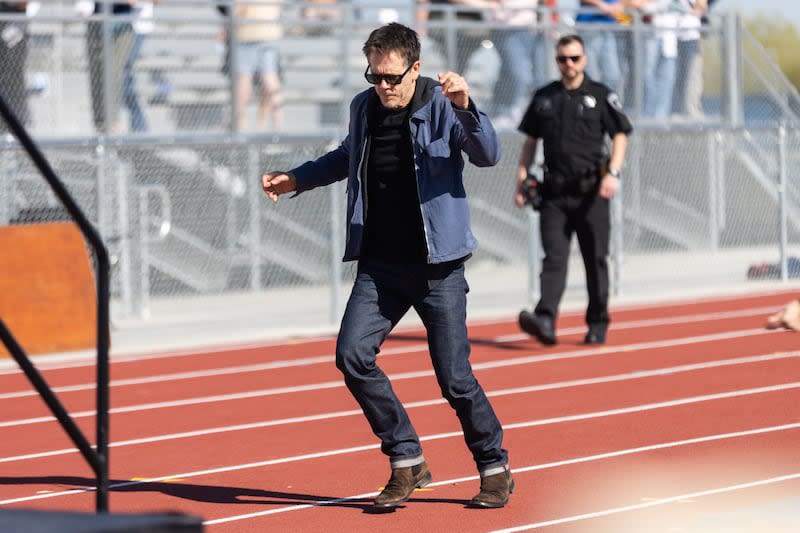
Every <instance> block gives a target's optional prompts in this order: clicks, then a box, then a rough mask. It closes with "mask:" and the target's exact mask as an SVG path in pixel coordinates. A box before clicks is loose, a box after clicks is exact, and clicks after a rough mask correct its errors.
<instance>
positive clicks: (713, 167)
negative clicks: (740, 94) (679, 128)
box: [707, 132, 722, 251]
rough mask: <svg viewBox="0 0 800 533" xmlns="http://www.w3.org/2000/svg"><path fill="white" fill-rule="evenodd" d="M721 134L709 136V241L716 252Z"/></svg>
mask: <svg viewBox="0 0 800 533" xmlns="http://www.w3.org/2000/svg"><path fill="white" fill-rule="evenodd" d="M718 139H719V132H712V133H710V134H709V136H708V142H707V146H708V155H709V157H708V241H709V245H710V246H709V247H710V248H711V249H712V250H714V251H716V250H717V249H718V248H719V224H718V221H719V218H718V213H719V203H720V195H719V172H718V169H717V166H718V165H717V155H718V154H717V152H718V151H719V150H721V149H722V143H721V142H719V140H718Z"/></svg>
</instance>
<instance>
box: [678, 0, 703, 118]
mask: <svg viewBox="0 0 800 533" xmlns="http://www.w3.org/2000/svg"><path fill="white" fill-rule="evenodd" d="M680 2H681V4H683V5H684V6H685V8H686V12H685V13H683V14H682V15H681V16H680V18H679V19H678V57H677V65H676V69H675V71H676V72H675V89H674V90H673V92H672V113H673V114H674V115H684V116H689V117H692V118H697V117H699V116H701V115H702V114H703V112H702V108H701V106H700V98H701V96H702V92H703V89H702V84H703V76H702V65H703V55H702V51H701V46H702V43H701V41H700V27H701V25H702V22H701V18H702V17H703V15H704V14H705V13H706V11H708V0H680ZM698 83H699V86H698Z"/></svg>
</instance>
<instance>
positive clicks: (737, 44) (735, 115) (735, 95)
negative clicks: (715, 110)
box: [722, 13, 744, 126]
mask: <svg viewBox="0 0 800 533" xmlns="http://www.w3.org/2000/svg"><path fill="white" fill-rule="evenodd" d="M740 33H741V20H740V18H739V16H738V15H736V14H733V13H726V14H725V15H724V16H723V30H722V39H723V42H724V43H725V44H724V45H723V47H722V51H723V52H722V53H723V69H724V78H725V84H724V85H723V93H722V98H723V102H724V109H723V116H724V117H725V119H726V120H727V121H728V123H729V124H731V125H732V126H741V125H742V123H743V122H744V111H743V102H742V90H741V88H742V67H741V65H742V57H743V51H742V41H741V38H740Z"/></svg>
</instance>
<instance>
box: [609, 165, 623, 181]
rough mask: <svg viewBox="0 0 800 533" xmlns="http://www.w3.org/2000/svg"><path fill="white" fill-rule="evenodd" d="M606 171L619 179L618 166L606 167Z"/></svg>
mask: <svg viewBox="0 0 800 533" xmlns="http://www.w3.org/2000/svg"><path fill="white" fill-rule="evenodd" d="M608 173H609V174H611V175H612V176H614V177H615V178H617V179H619V177H620V171H619V169H618V168H614V167H608Z"/></svg>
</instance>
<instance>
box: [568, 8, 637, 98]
mask: <svg viewBox="0 0 800 533" xmlns="http://www.w3.org/2000/svg"><path fill="white" fill-rule="evenodd" d="M580 5H581V8H584V10H585V11H584V12H581V13H579V14H578V16H577V17H575V22H576V23H578V24H579V25H580V26H581V27H580V30H579V31H580V34H581V36H582V37H583V41H584V42H585V43H586V58H587V61H588V63H587V65H586V72H587V73H588V74H589V75H590V76H592V79H593V80H596V81H600V82H602V83H603V84H604V85H605V86H607V87H608V88H609V89H611V90H612V91H615V92H616V91H619V90H620V86H619V85H620V50H619V44H618V36H617V32H615V31H613V30H610V29H606V28H609V27H610V26H609V25H612V24H617V19H618V17H620V16H622V15H623V14H624V11H625V4H624V3H623V2H622V0H581V3H580ZM590 8H591V9H592V10H593V11H594V12H588V10H589V9H590ZM598 10H599V11H598Z"/></svg>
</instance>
